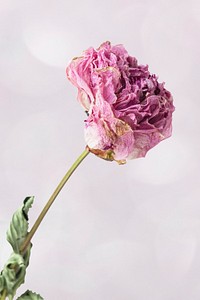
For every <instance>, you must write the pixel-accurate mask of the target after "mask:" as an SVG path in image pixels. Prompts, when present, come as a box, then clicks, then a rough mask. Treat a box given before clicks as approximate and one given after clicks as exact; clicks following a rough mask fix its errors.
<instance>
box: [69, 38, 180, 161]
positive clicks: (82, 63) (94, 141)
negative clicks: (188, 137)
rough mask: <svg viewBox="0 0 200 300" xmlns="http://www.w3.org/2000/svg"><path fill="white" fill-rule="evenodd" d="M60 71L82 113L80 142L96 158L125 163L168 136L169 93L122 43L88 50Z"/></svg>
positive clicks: (171, 100)
mask: <svg viewBox="0 0 200 300" xmlns="http://www.w3.org/2000/svg"><path fill="white" fill-rule="evenodd" d="M66 72H67V77H68V79H69V80H70V81H71V82H72V83H73V84H74V85H75V86H76V87H77V88H78V100H79V101H80V103H81V104H82V106H83V107H84V109H85V110H86V112H87V115H88V117H87V119H86V120H85V139H86V143H87V146H88V147H89V149H90V151H91V152H93V153H95V154H96V155H98V156H100V157H102V158H104V159H108V160H115V161H117V162H118V163H125V162H126V160H127V159H133V158H138V157H144V156H145V155H146V153H147V151H148V150H149V149H151V148H152V147H154V146H155V145H156V144H158V143H159V142H160V141H162V140H164V139H166V138H167V137H169V136H170V135H171V131H172V113H173V111H174V106H173V98H172V96H171V94H170V92H169V91H167V90H166V89H165V88H164V83H159V82H158V81H157V77H156V76H155V75H152V74H150V72H149V70H148V66H143V65H138V63H137V60H136V58H135V57H131V56H129V55H128V53H127V51H126V49H125V48H124V47H123V46H122V45H116V46H112V45H111V44H110V43H109V42H105V43H103V44H102V45H101V46H100V47H99V48H98V49H97V50H95V49H93V48H89V49H88V50H86V51H85V52H84V53H83V56H81V57H77V58H74V59H73V60H72V61H71V63H70V64H69V66H68V67H67V70H66Z"/></svg>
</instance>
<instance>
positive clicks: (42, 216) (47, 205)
mask: <svg viewBox="0 0 200 300" xmlns="http://www.w3.org/2000/svg"><path fill="white" fill-rule="evenodd" d="M88 154H89V150H88V148H86V149H85V150H84V151H83V153H82V154H81V155H80V156H79V157H78V158H77V160H76V161H75V162H74V163H73V165H72V166H71V168H70V169H69V170H68V171H67V173H66V174H65V176H64V177H63V179H62V180H61V182H60V183H59V184H58V186H57V188H56V189H55V191H54V192H53V194H52V195H51V197H50V198H49V200H48V202H47V204H46V205H45V207H44V208H43V210H42V212H41V213H40V215H39V217H38V218H37V220H36V222H35V224H34V225H33V227H32V229H31V231H30V232H29V233H28V235H27V237H26V239H25V241H24V242H23V244H22V246H21V248H20V252H21V253H24V252H25V251H26V249H27V247H28V245H29V243H30V241H31V239H32V237H33V235H34V234H35V232H36V230H37V229H38V227H39V225H40V223H41V222H42V220H43V219H44V217H45V215H46V213H47V212H48V210H49V208H50V207H51V205H52V204H53V202H54V200H55V199H56V197H57V196H58V194H59V193H60V191H61V190H62V188H63V187H64V185H65V183H66V182H67V181H68V179H69V178H70V176H71V175H72V174H73V172H74V171H75V170H76V168H77V167H78V166H79V165H80V163H81V162H82V161H83V160H84V158H85V157H86V156H87V155H88Z"/></svg>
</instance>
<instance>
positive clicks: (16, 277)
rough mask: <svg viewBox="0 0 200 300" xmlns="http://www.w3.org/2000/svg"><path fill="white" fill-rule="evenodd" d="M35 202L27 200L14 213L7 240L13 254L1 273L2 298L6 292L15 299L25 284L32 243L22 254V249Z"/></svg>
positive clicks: (9, 297) (28, 198)
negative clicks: (17, 292) (31, 208)
mask: <svg viewBox="0 0 200 300" xmlns="http://www.w3.org/2000/svg"><path fill="white" fill-rule="evenodd" d="M33 200H34V197H26V198H25V200H24V203H23V206H22V207H21V208H20V209H18V210H17V211H16V212H15V213H14V215H13V217H12V221H11V223H10V227H9V229H8V231H7V240H8V242H9V243H10V244H11V246H12V248H13V253H12V254H11V256H10V258H9V259H8V261H7V262H6V264H5V266H4V268H3V271H2V272H1V273H0V296H1V295H2V293H4V291H6V295H7V297H8V299H9V300H12V299H13V297H14V296H15V294H16V291H17V289H18V287H19V286H20V285H21V284H22V283H24V280H25V275H26V268H27V267H28V264H29V258H30V252H31V246H32V245H31V243H30V244H29V246H28V247H27V249H26V251H25V253H20V247H21V246H22V243H23V241H24V239H25V238H26V236H27V234H28V211H29V209H30V207H31V206H32V203H33ZM36 299H37V298H36Z"/></svg>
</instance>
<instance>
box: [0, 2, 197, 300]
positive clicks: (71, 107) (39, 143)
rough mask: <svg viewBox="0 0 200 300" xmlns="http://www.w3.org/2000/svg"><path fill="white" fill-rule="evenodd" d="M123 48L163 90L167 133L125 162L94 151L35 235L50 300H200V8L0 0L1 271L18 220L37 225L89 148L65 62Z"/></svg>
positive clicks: (33, 269)
mask: <svg viewBox="0 0 200 300" xmlns="http://www.w3.org/2000/svg"><path fill="white" fill-rule="evenodd" d="M106 40H109V41H111V42H112V43H113V44H118V43H122V44H124V45H125V47H126V48H127V50H128V51H129V53H130V54H131V55H133V56H136V57H137V58H138V61H139V63H142V64H146V63H147V64H149V68H150V71H151V72H153V73H156V74H158V75H159V80H160V81H165V82H166V88H167V89H169V90H170V91H171V92H172V94H173V96H174V102H175V106H176V112H175V113H174V121H173V127H174V130H173V137H172V138H170V139H168V140H166V141H164V142H162V143H161V144H159V145H158V146H157V147H155V148H154V149H152V150H151V151H150V152H149V153H148V155H147V157H146V158H145V159H138V160H133V161H130V162H128V164H126V165H124V166H118V165H117V164H116V163H109V162H106V161H103V160H101V159H99V158H97V157H95V156H93V155H92V154H91V155H89V156H88V157H87V158H86V160H85V161H84V163H83V164H82V165H81V166H80V168H79V169H78V170H77V171H76V173H75V174H74V176H73V177H72V178H71V179H70V181H69V183H68V184H67V186H66V187H65V189H64V190H63V191H62V193H61V194H60V195H59V197H58V199H57V201H56V202H55V204H54V205H53V208H52V209H51V211H50V212H49V214H48V216H47V217H46V219H45V221H44V222H43V224H42V225H41V228H40V230H39V231H38V233H37V234H36V235H35V237H34V239H33V244H34V246H33V249H32V255H31V264H30V266H29V268H28V272H27V278H26V283H25V285H23V286H22V287H21V288H20V290H19V292H18V295H19V294H21V293H23V292H24V291H25V290H26V289H31V290H33V291H36V292H38V293H41V295H42V296H43V297H44V299H45V300H57V299H59V300H60V299H66V300H67V299H69V300H94V299H95V300H130V299H134V300H180V299H181V300H199V299H200V197H199V195H200V166H199V162H200V135H199V131H200V130H199V128H200V119H199V110H200V102H199V101H200V100H199V97H200V96H199V86H200V82H199V78H200V62H199V57H200V2H199V0H190V1H189V0H188V1H187V0H182V1H181V0H168V1H166V0H165V1H164V0H151V1H148V0H116V1H114V0H101V1H97V0H94V1H92V0H86V1H78V0H73V1H68V0H61V1H56V0H51V1H48V0H20V1H17V0H0V141H1V146H0V199H1V206H0V265H1V268H2V267H3V265H4V263H5V261H6V259H7V258H8V256H9V255H10V252H11V247H10V246H9V244H8V243H7V242H6V240H5V234H6V230H7V228H8V224H9V221H10V219H11V216H12V214H13V212H14V211H15V210H16V209H17V208H18V207H19V206H21V203H22V201H23V199H24V198H25V197H26V196H28V195H34V196H35V203H34V206H33V208H32V209H31V211H30V225H32V224H33V223H34V221H35V219H36V217H37V215H38V214H39V212H40V210H41V209H42V207H43V206H44V204H45V202H46V201H47V199H48V197H49V196H50V194H51V193H52V191H53V190H54V188H55V186H56V184H57V183H58V182H59V180H60V179H61V177H62V176H63V175H64V173H65V172H66V170H67V169H68V168H69V167H70V165H71V164H72V163H73V161H74V160H75V159H76V157H77V156H78V155H79V154H80V153H81V152H82V151H83V149H84V147H85V142H84V137H83V126H84V124H83V120H84V118H85V113H84V112H83V111H82V109H81V107H80V106H79V104H78V103H77V101H76V94H77V91H76V89H75V88H74V87H73V86H72V85H71V84H70V83H69V82H68V81H67V79H66V76H65V67H66V65H67V63H68V61H69V60H70V59H71V58H72V57H74V56H78V55H80V54H81V52H82V50H84V49H86V48H88V47H89V46H93V47H98V46H99V45H100V44H101V43H102V42H104V41H106Z"/></svg>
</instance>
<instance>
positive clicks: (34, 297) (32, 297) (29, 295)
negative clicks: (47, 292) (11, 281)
mask: <svg viewBox="0 0 200 300" xmlns="http://www.w3.org/2000/svg"><path fill="white" fill-rule="evenodd" d="M17 300H44V298H42V297H41V296H40V295H38V294H36V293H33V292H31V291H26V292H25V293H24V294H23V295H21V296H20V297H19V298H17Z"/></svg>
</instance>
